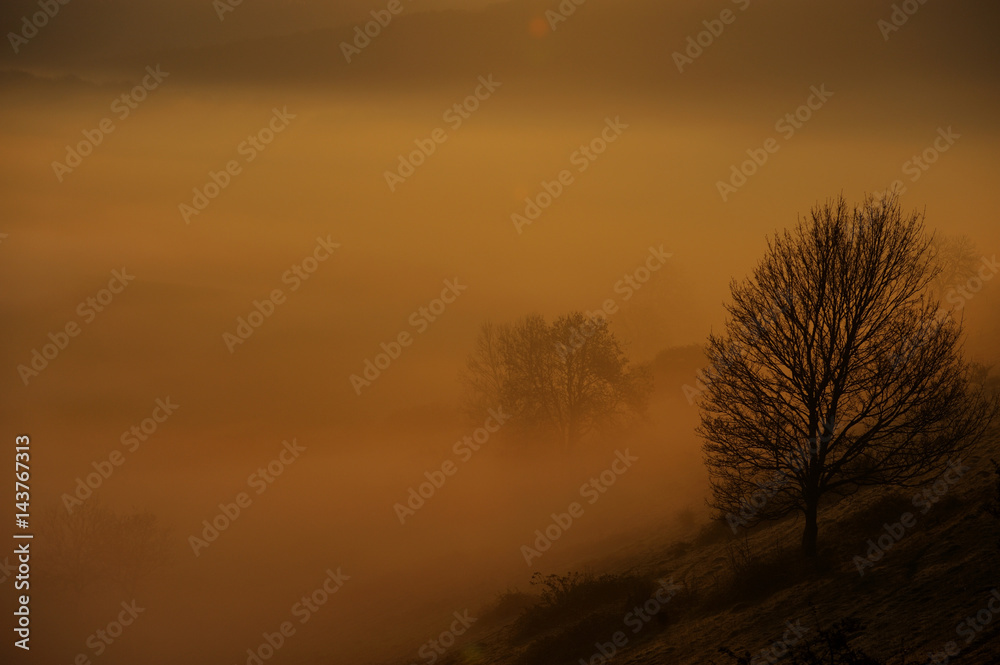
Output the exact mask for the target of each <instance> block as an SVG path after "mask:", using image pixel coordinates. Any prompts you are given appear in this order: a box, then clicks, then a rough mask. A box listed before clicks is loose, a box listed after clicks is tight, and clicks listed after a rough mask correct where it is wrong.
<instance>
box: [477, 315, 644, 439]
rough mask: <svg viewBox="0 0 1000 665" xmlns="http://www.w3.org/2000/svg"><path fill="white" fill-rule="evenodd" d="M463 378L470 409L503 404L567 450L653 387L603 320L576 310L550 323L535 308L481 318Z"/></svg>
mask: <svg viewBox="0 0 1000 665" xmlns="http://www.w3.org/2000/svg"><path fill="white" fill-rule="evenodd" d="M463 379H464V383H465V388H466V410H467V411H468V412H469V413H470V415H472V416H473V417H480V416H481V415H482V414H483V413H485V412H486V409H488V408H491V407H496V406H502V407H503V409H504V410H505V411H506V412H508V413H510V414H511V416H512V424H515V423H516V427H518V428H520V429H521V430H522V431H525V432H528V433H532V434H541V435H547V436H552V437H554V438H556V439H557V440H558V441H559V442H560V444H561V445H562V446H563V447H564V449H566V450H569V449H571V448H572V447H573V446H574V444H575V443H576V442H577V441H579V440H580V438H581V437H583V436H585V435H587V434H588V433H590V432H593V431H595V430H601V429H604V428H607V427H611V426H614V425H617V424H620V423H621V421H622V419H623V418H624V417H626V416H628V415H630V414H635V413H638V412H641V411H642V409H643V408H644V406H645V403H646V400H647V398H648V395H649V392H650V389H651V382H650V379H649V377H648V373H647V372H646V370H645V369H644V368H637V367H633V366H632V365H630V363H629V360H628V358H627V357H626V355H625V353H624V351H623V350H622V348H621V345H620V343H619V342H618V340H617V339H616V338H615V336H614V334H612V333H611V331H610V330H608V324H607V321H605V320H604V319H600V318H596V319H591V318H589V317H587V316H586V315H584V314H582V313H579V312H574V313H572V314H569V315H567V316H562V317H560V318H559V319H557V320H556V321H555V322H554V323H552V324H548V323H546V321H545V319H544V318H543V317H541V316H538V315H530V316H526V317H524V318H523V319H520V320H519V321H517V322H515V323H511V324H502V325H496V324H492V323H486V324H484V325H483V327H482V329H481V330H480V333H479V337H478V339H477V340H476V349H475V351H474V353H473V354H472V356H471V357H470V358H469V360H468V363H467V370H466V372H465V374H464V376H463Z"/></svg>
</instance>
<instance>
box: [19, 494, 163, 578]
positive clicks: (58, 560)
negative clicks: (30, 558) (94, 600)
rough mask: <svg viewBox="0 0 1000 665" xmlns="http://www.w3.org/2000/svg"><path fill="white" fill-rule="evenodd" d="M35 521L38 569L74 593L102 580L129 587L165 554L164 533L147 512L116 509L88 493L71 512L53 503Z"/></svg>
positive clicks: (158, 565)
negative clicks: (40, 559) (39, 553)
mask: <svg viewBox="0 0 1000 665" xmlns="http://www.w3.org/2000/svg"><path fill="white" fill-rule="evenodd" d="M40 524H41V526H40V527H39V533H38V539H39V541H41V542H44V547H43V550H42V551H43V552H44V557H43V559H44V566H43V572H44V573H46V574H47V575H49V576H50V577H51V579H52V581H53V582H54V583H56V584H58V585H60V586H62V587H63V588H65V589H68V590H69V591H70V592H71V594H72V595H74V596H80V595H82V594H84V593H85V592H87V591H88V590H89V589H91V588H92V587H99V586H103V585H106V584H108V583H111V584H115V585H117V586H118V587H119V588H121V589H122V590H124V591H127V592H129V593H133V592H134V591H135V588H136V586H137V584H138V583H139V582H141V581H143V580H145V579H148V578H149V577H150V576H152V575H153V574H154V573H155V572H157V571H158V570H159V569H161V568H163V567H164V565H165V564H166V562H167V559H168V552H169V545H168V543H169V533H168V532H167V530H166V529H165V528H164V527H163V526H161V524H160V522H159V520H158V519H157V518H156V516H155V515H153V514H152V513H149V512H140V513H131V514H119V513H116V512H115V511H113V510H111V509H109V508H106V507H105V506H104V505H103V504H102V503H101V502H100V501H99V500H98V499H96V498H92V499H90V500H88V501H86V502H84V504H83V505H82V506H80V507H78V508H77V509H76V510H75V511H74V512H73V514H72V515H69V514H67V512H66V511H65V510H62V509H61V508H58V507H55V506H53V507H52V508H51V509H50V510H49V511H47V512H46V513H45V515H44V519H42V520H40Z"/></svg>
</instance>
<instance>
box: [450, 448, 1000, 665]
mask: <svg viewBox="0 0 1000 665" xmlns="http://www.w3.org/2000/svg"><path fill="white" fill-rule="evenodd" d="M991 458H994V459H1000V444H998V432H997V431H996V430H994V431H993V432H992V434H991V436H990V438H989V440H988V441H984V442H983V443H982V445H981V446H980V447H979V448H978V449H976V450H975V451H972V453H971V454H969V455H967V456H966V457H965V458H963V459H962V460H961V465H962V466H964V467H968V470H967V471H965V470H963V472H962V474H961V475H960V476H959V475H958V474H957V473H955V472H953V473H952V474H950V475H949V478H950V479H951V480H953V481H954V482H953V483H949V482H948V481H945V480H944V479H943V478H941V479H939V480H938V481H932V482H930V483H928V484H927V485H925V486H923V487H921V488H916V489H912V490H906V491H889V490H869V491H864V492H861V493H859V494H857V495H855V496H853V497H851V498H848V499H843V500H840V501H839V502H836V503H831V504H828V505H826V506H825V507H824V508H823V511H822V521H821V527H820V528H821V532H820V538H821V551H820V555H819V557H818V558H817V560H815V561H803V560H802V559H801V557H800V556H799V554H798V539H799V537H800V529H801V520H796V519H795V518H788V519H785V520H782V521H780V522H776V523H771V524H768V525H762V526H760V527H757V528H755V529H753V530H751V531H748V532H741V533H740V534H738V535H735V534H734V533H733V532H732V530H731V529H730V528H729V526H728V525H726V524H725V523H724V522H715V523H710V524H704V525H700V526H699V525H697V524H694V523H693V520H692V519H691V517H690V515H688V516H686V517H685V516H682V518H681V519H679V520H678V521H677V522H676V523H673V524H665V525H663V528H662V531H661V533H659V534H655V535H649V534H646V535H645V536H643V535H642V534H636V538H635V539H633V540H631V541H630V542H629V543H628V544H627V545H624V546H623V548H622V550H621V551H620V552H619V553H618V554H616V555H615V556H613V557H610V558H605V559H602V560H599V561H593V562H591V563H590V564H589V565H588V566H586V572H582V571H579V572H570V573H568V574H565V575H547V576H543V575H541V574H538V575H536V577H535V584H533V587H532V589H531V590H530V593H525V592H521V591H517V590H509V591H507V592H506V593H504V594H502V595H501V596H499V597H498V599H497V601H496V602H495V603H494V604H493V605H492V606H490V607H488V608H485V609H484V610H483V612H482V613H481V614H479V615H478V616H479V617H480V621H479V622H478V623H477V625H476V628H475V630H474V631H471V632H470V635H471V637H470V638H469V639H468V640H466V641H465V642H464V643H463V644H460V645H458V646H456V647H454V648H452V649H450V650H449V651H448V652H447V653H446V654H445V655H444V657H443V658H442V659H441V660H440V661H438V662H440V663H443V664H444V665H458V664H461V663H480V664H483V665H486V664H490V665H494V664H495V665H501V664H503V665H543V664H545V665H560V664H562V663H567V664H568V663H580V662H581V659H582V662H584V663H594V664H599V663H603V662H606V661H607V662H613V663H621V664H623V665H624V664H636V665H638V664H652V663H678V664H682V663H715V664H718V665H722V664H724V663H740V664H753V665H756V664H757V663H761V664H763V663H768V662H785V663H820V662H822V663H854V664H865V663H886V664H889V665H895V664H901V663H928V662H951V661H957V662H962V663H995V662H1000V640H997V639H996V638H997V632H998V631H997V623H998V622H997V621H994V620H993V619H994V614H993V611H992V610H991V609H990V601H991V599H992V598H993V596H992V594H993V593H996V594H997V596H996V597H997V600H994V601H993V603H992V607H993V608H994V609H995V610H1000V592H998V591H995V590H996V589H997V588H998V587H1000V579H998V575H997V573H998V571H1000V565H998V564H1000V519H998V518H997V515H996V513H997V511H996V508H997V505H998V504H997V503H996V502H997V497H998V492H1000V484H998V482H1000V476H998V475H997V473H996V471H995V470H994V466H993V464H992V463H991ZM955 461H956V464H957V463H958V460H955ZM935 483H936V484H935ZM991 509H992V512H993V513H994V514H991ZM887 525H888V526H887ZM906 525H909V526H906ZM869 541H871V542H869ZM872 544H875V545H879V544H882V545H884V546H887V547H886V549H885V550H884V551H883V552H882V553H881V556H879V553H878V552H877V551H876V550H870V548H871V547H872ZM869 554H870V555H871V558H870V559H868V558H866V557H867V556H868V555H869ZM869 563H870V564H871V565H869ZM862 573H863V574H862ZM643 607H645V609H643ZM977 617H978V618H977ZM969 619H971V620H972V623H971V624H970V623H967V622H968V620H969ZM616 634H617V635H616ZM616 637H617V642H618V643H617V644H615V640H616ZM723 650H728V651H729V654H727V653H723ZM949 652H950V654H951V655H950V656H947V654H949ZM810 654H812V655H810ZM946 656H947V658H948V660H947V661H946V660H945V659H946ZM934 658H937V660H934Z"/></svg>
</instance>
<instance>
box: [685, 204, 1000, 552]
mask: <svg viewBox="0 0 1000 665" xmlns="http://www.w3.org/2000/svg"><path fill="white" fill-rule="evenodd" d="M931 242H932V241H931V239H930V238H929V237H927V235H926V234H925V232H924V218H923V215H921V214H917V213H913V214H910V215H904V214H903V212H902V210H901V208H900V206H899V202H898V200H897V199H896V198H895V197H891V198H889V199H886V200H883V201H876V200H874V199H868V200H866V201H865V203H863V204H862V205H860V206H854V207H852V208H849V207H848V205H847V203H846V202H845V201H844V200H843V197H841V198H839V199H837V200H835V201H833V202H832V203H828V204H826V205H822V206H817V207H816V208H814V209H813V211H812V213H811V215H810V217H809V219H807V220H800V221H799V223H798V225H797V226H796V227H795V228H794V229H792V230H786V231H784V232H783V233H779V234H777V235H776V236H775V237H774V238H772V239H771V240H770V241H769V243H768V250H767V252H766V254H765V257H764V259H763V260H762V261H761V262H760V264H759V265H758V266H757V268H756V269H755V270H754V272H753V275H752V277H751V278H750V279H748V280H745V281H743V282H742V283H737V282H735V281H734V283H733V284H732V286H731V291H732V303H731V304H729V305H727V307H726V310H727V313H728V315H729V320H728V321H727V323H726V330H725V333H724V334H722V335H718V336H716V335H712V336H710V338H709V343H708V355H709V357H710V359H711V360H712V361H713V363H714V366H715V372H714V376H713V377H712V381H711V383H710V384H709V385H708V387H707V390H706V392H705V394H704V395H703V398H702V402H701V405H702V423H701V426H700V427H699V433H700V434H701V436H702V437H703V438H704V439H705V444H704V446H703V449H704V452H705V455H706V463H707V465H708V469H709V475H710V479H711V484H712V490H713V497H714V499H713V503H714V506H715V507H716V508H718V509H720V510H722V511H724V512H730V513H731V512H733V511H738V510H739V508H740V507H741V505H742V506H745V505H746V501H747V498H748V497H749V496H751V495H753V494H754V493H757V495H758V498H759V500H758V501H756V502H755V504H754V508H755V509H754V511H753V519H752V520H751V521H753V522H759V521H761V520H764V519H773V518H776V517H780V516H782V515H785V514H787V513H789V512H792V511H800V512H802V513H803V514H804V516H805V527H804V531H803V535H802V549H803V552H804V553H805V554H806V555H809V556H812V555H815V553H816V543H817V534H818V522H817V510H818V507H819V503H820V499H821V498H822V497H824V496H825V495H830V494H832V495H840V496H847V495H850V494H852V493H854V492H855V491H857V490H858V489H859V488H861V487H865V486H872V485H894V486H908V485H913V484H917V483H920V482H922V481H925V480H926V479H927V478H929V477H930V476H933V475H935V474H937V473H940V472H942V471H944V465H945V464H946V463H947V461H948V458H949V456H951V455H956V454H958V453H960V452H961V451H962V450H963V449H964V448H966V447H967V446H968V445H970V444H971V443H973V442H974V441H975V440H976V439H978V438H979V437H980V436H981V435H982V433H983V432H984V431H985V430H986V428H987V427H988V426H989V423H990V421H991V419H992V418H993V416H994V415H995V413H996V410H997V404H996V401H995V400H987V399H986V398H985V396H984V394H983V392H982V390H981V389H980V387H977V386H973V385H972V384H970V382H969V380H968V379H969V367H968V365H966V364H965V362H964V361H963V360H962V358H961V354H960V348H959V342H960V337H961V323H960V322H956V321H953V320H952V319H951V318H950V317H948V315H947V314H942V313H940V312H939V307H938V303H937V302H936V301H935V300H934V299H933V298H931V297H929V296H928V287H929V286H930V285H931V284H932V282H933V281H934V279H935V278H936V277H937V274H938V271H939V268H938V267H937V264H936V263H935V260H934V252H933V250H932V244H931ZM762 488H767V489H766V492H764V493H761V492H760V491H761V489H762ZM761 504H763V505H761Z"/></svg>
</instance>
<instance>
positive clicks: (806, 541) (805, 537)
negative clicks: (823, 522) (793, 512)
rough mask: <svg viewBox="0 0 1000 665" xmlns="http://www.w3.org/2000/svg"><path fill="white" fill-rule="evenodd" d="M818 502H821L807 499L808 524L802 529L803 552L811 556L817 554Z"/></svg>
mask: <svg viewBox="0 0 1000 665" xmlns="http://www.w3.org/2000/svg"><path fill="white" fill-rule="evenodd" d="M818 504H819V502H818V501H815V500H813V499H807V500H806V510H805V514H806V526H805V529H804V530H803V531H802V554H803V555H805V556H807V557H810V558H811V557H815V556H816V540H817V536H818V534H819V524H818V522H817V512H818V508H819V506H818Z"/></svg>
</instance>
